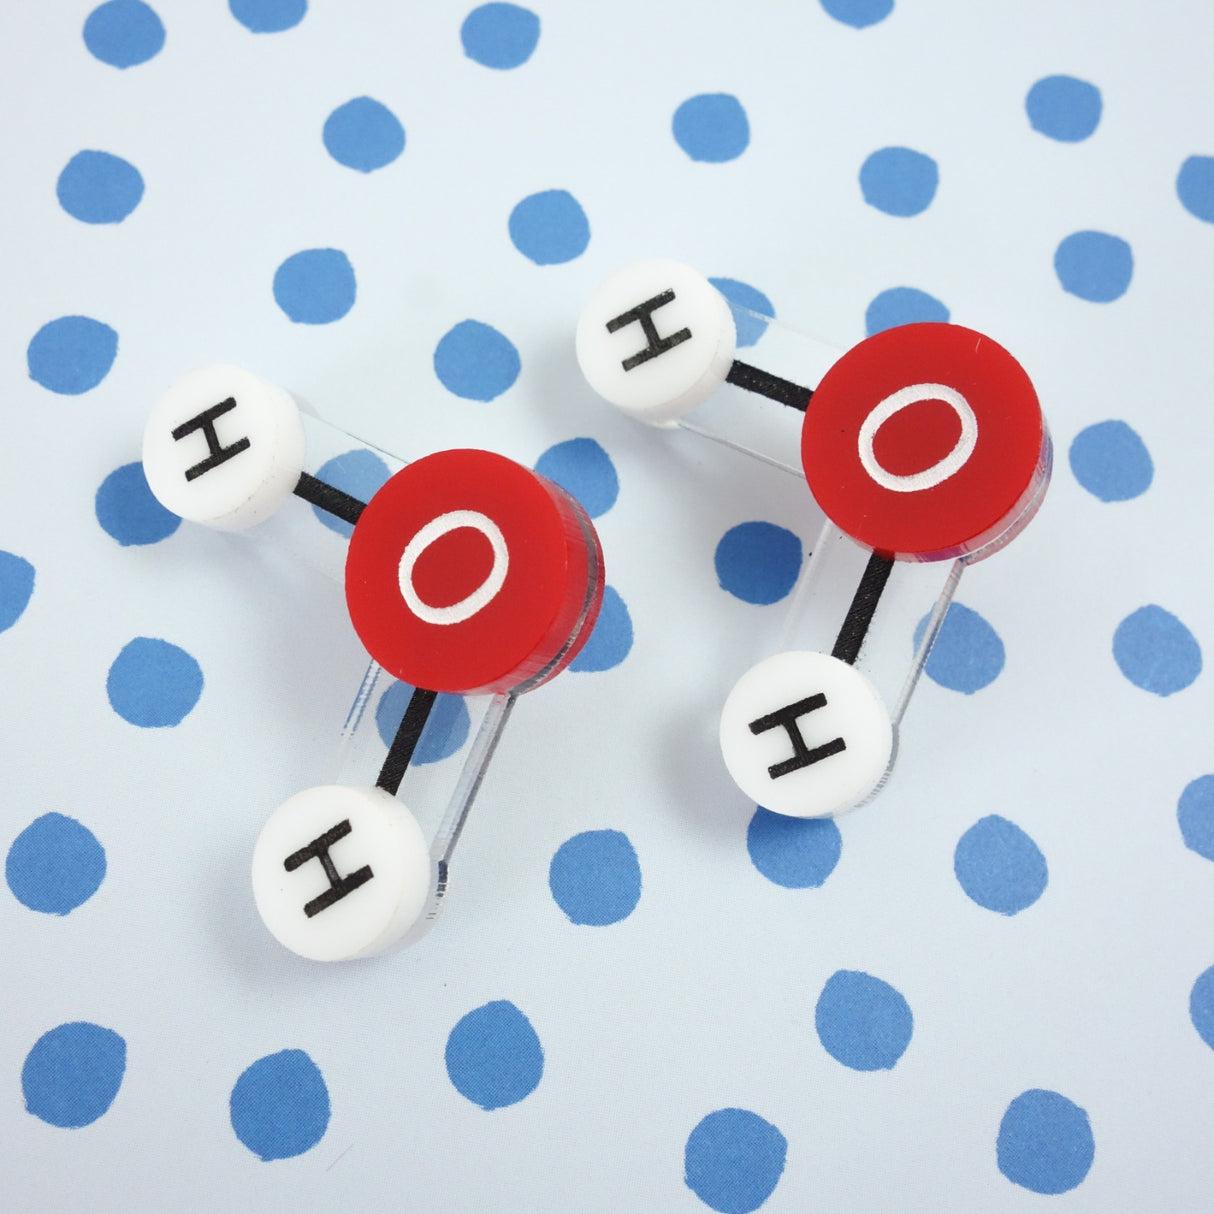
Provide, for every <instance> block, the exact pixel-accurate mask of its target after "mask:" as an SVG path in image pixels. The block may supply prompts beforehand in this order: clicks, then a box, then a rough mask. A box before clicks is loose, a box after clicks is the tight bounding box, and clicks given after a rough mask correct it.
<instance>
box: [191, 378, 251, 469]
mask: <svg viewBox="0 0 1214 1214" xmlns="http://www.w3.org/2000/svg"><path fill="white" fill-rule="evenodd" d="M235 408H236V398H235V397H234V396H229V397H228V399H227V400H225V401H220V403H219V404H217V405H212V406H211V407H210V408H209V409H204V410H203V411H202V412H201V413H200V414H199V415H198V416H197V417H191V418H190V420H189V421H188V422H182V423H181V425H180V426H178V427H177V429H176V430H174V431H173V438H174V439H176V440H177V441H178V442H180V441H181V439H183V438H185V436H186V435H187V434H193V433H194V431H195V430H201V431H202V433H203V436H204V437H205V438H206V440H207V447H208V448H209V450H210V452H211V454H210V455H208V456H207V457H206V459H204V460H202V461H201V462H200V463H197V464H195V465H194V466H193V467H192V468H187V469H186V472H185V478H186V480H187V481H192V480H195V479H197V478H198V477H200V476H201V475H202V474H203V473H204V472H210V470H211V469H212V468H218V467H219V465H220V464H224V463H227V461H228V460H230V459H231V458H232V457H233V456H234V455H239V454H240V453H241V452H242V451H247V450H248V449H249V445H250V444H249V440H248V439H247V438H241V439H237V440H236V442H234V443H233V444H232V445H231V446H230V447H224V446H222V445H221V444H220V442H219V435H218V434H216V433H215V419H216V418H217V417H222V416H223V415H224V414H225V413H230V412H231V411H232V410H233V409H235Z"/></svg>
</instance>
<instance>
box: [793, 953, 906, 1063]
mask: <svg viewBox="0 0 1214 1214" xmlns="http://www.w3.org/2000/svg"><path fill="white" fill-rule="evenodd" d="M814 1024H815V1025H816V1027H817V1030H818V1040H819V1041H821V1042H822V1045H823V1047H824V1048H825V1049H826V1052H827V1053H828V1054H829V1055H830V1056H831V1057H832V1058H834V1059H835V1060H836V1061H837V1062H841V1063H842V1064H843V1065H844V1066H848V1067H851V1069H852V1070H853V1071H888V1070H890V1069H891V1068H892V1067H893V1066H894V1064H895V1063H896V1062H897V1061H898V1059H899V1058H901V1057H902V1055H903V1054H904V1053H905V1052H906V1047H907V1046H908V1045H910V1039H911V1033H912V1031H913V1029H914V1017H913V1016H912V1015H911V1010H910V1006H909V1005H908V1004H907V1002H906V1000H905V999H904V998H903V997H902V995H901V993H900V992H899V991H896V990H895V989H894V988H893V987H892V986H890V984H889V983H888V982H882V981H881V979H880V978H874V977H873V976H872V975H871V974H863V973H860V972H859V971H858V970H839V971H838V972H836V973H834V974H832V975H831V977H830V980H829V981H828V982H827V983H826V985H825V986H824V987H823V988H822V994H821V995H819V996H818V1006H817V1007H816V1008H815V1010H814Z"/></svg>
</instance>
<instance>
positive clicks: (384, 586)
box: [346, 450, 603, 695]
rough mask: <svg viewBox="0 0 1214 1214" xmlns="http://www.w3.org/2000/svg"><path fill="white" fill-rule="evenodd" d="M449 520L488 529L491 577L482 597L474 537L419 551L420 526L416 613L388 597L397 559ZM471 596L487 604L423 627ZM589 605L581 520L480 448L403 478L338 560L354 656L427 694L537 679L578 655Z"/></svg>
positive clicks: (464, 532) (588, 553) (564, 500)
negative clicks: (496, 582) (466, 517)
mask: <svg viewBox="0 0 1214 1214" xmlns="http://www.w3.org/2000/svg"><path fill="white" fill-rule="evenodd" d="M456 511H460V512H463V511H470V512H473V513H474V514H475V515H477V516H479V517H481V518H483V519H487V520H489V524H491V525H492V526H491V527H488V530H490V531H492V529H493V528H496V531H497V533H498V537H499V540H498V542H499V543H500V545H502V546H503V547H504V552H505V560H504V561H502V562H501V569H502V570H504V578H503V579H502V580H501V581H500V586H497V588H496V589H494V587H493V583H492V575H493V572H494V570H495V569H496V568H498V560H499V558H498V557H497V556H495V553H494V548H493V542H492V541H491V540H489V539H488V538H487V537H486V535H485V534H483V533H482V532H478V531H477V530H475V529H474V528H473V527H472V526H470V525H467V524H460V525H459V526H456V527H454V528H453V529H451V530H448V531H446V532H445V533H444V534H441V535H439V536H438V538H435V539H433V540H429V541H428V536H429V535H430V534H432V533H433V532H434V530H435V527H431V531H430V532H428V533H427V534H426V535H423V536H422V537H420V539H419V541H418V543H419V544H420V545H421V549H420V554H418V555H417V556H416V560H415V563H414V564H413V565H412V575H411V581H410V582H409V585H410V587H411V589H412V591H413V593H414V594H415V595H416V597H417V600H418V601H419V602H420V604H421V608H420V609H421V611H422V612H423V613H424V615H423V614H419V613H418V611H417V610H414V608H412V607H410V605H409V603H408V602H407V601H406V598H405V594H404V592H403V590H402V586H401V561H402V557H404V555H405V552H406V548H408V546H409V545H410V542H411V541H413V540H414V539H415V537H418V533H419V532H421V531H422V529H423V528H424V527H426V526H427V525H428V524H434V521H435V520H437V519H440V518H442V517H443V516H446V515H451V514H453V513H454V512H456ZM450 522H451V520H449V519H448V520H446V521H445V522H444V523H443V524H441V525H442V526H445V525H448V524H449V523H450ZM435 526H440V525H438V524H435ZM482 526H488V525H486V524H482ZM427 541H428V542H427ZM417 548H418V545H416V544H415V545H414V547H413V548H412V549H410V551H411V552H415V551H416V550H417ZM499 572H500V570H499ZM482 587H485V588H486V589H485V590H484V592H483V593H485V594H488V593H489V591H492V594H491V595H490V597H489V598H488V600H487V601H486V602H484V604H483V605H482V606H479V607H477V608H476V609H475V610H473V611H472V613H471V614H470V615H468V616H467V618H464V619H458V620H455V621H454V622H435V621H434V619H433V618H424V616H430V617H432V616H434V615H435V614H441V613H442V610H443V609H448V610H451V611H458V610H459V607H458V605H459V604H461V603H471V602H472V599H471V598H470V596H474V595H476V594H477V592H478V589H479V588H482ZM602 598H603V559H602V550H601V549H600V547H599V542H598V537H597V535H596V534H595V530H594V527H593V525H592V524H591V522H590V520H589V518H587V516H586V513H585V511H584V510H582V508H581V506H579V505H578V503H577V502H575V501H574V500H573V498H571V497H570V496H569V495H568V494H567V493H566V492H565V491H564V490H563V489H561V488H559V487H558V486H557V485H554V484H553V483H552V482H551V481H548V480H546V479H545V478H544V477H542V476H539V475H537V474H536V473H534V472H531V471H530V470H528V469H527V468H524V467H522V466H521V465H520V464H516V463H515V462H514V461H513V460H509V459H506V458H505V456H501V455H495V454H493V453H492V452H489V451H471V450H456V451H440V452H438V453H437V454H435V455H429V456H426V457H425V458H423V459H419V460H417V461H416V462H415V463H412V464H409V465H408V466H407V467H405V468H403V469H402V470H401V471H400V472H398V473H397V474H396V475H395V476H393V477H392V478H391V479H390V480H389V481H388V482H387V483H386V484H385V485H384V486H383V487H382V488H381V489H380V490H379V492H378V493H376V494H375V496H374V497H373V498H372V499H371V501H370V502H369V503H368V504H367V506H366V507H365V509H364V510H363V512H362V516H361V517H360V518H359V520H358V523H357V525H356V526H355V528H354V534H353V535H352V536H351V538H350V549H349V552H348V554H347V556H346V604H347V606H348V607H349V611H350V619H351V620H352V621H353V624H354V630H355V631H356V632H357V633H358V635H359V637H360V639H361V640H362V642H363V644H364V645H365V646H366V647H367V652H368V653H370V654H371V656H372V657H373V658H374V659H375V660H376V661H377V662H378V663H379V664H380V665H381V666H382V667H383V668H384V669H385V670H387V671H389V672H390V673H391V674H394V675H395V676H396V677H397V678H398V679H403V680H404V681H405V682H407V683H411V684H413V686H414V687H425V688H427V689H429V690H431V691H447V692H454V693H456V694H460V695H472V694H479V693H489V692H509V691H515V692H517V691H525V690H530V689H531V688H532V687H536V686H538V685H539V684H540V683H543V682H547V680H548V679H550V678H552V677H553V676H554V675H555V674H557V673H558V672H559V671H560V670H562V669H564V667H565V666H567V665H568V664H569V663H570V662H571V661H572V660H573V658H574V657H576V656H577V653H578V651H579V650H580V649H581V647H582V646H583V645H584V644H585V642H586V640H587V638H588V637H589V635H590V631H591V629H592V628H593V626H594V622H595V619H596V618H597V616H598V611H599V606H600V605H601V603H602ZM453 605H455V606H453Z"/></svg>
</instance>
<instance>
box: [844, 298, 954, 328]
mask: <svg viewBox="0 0 1214 1214" xmlns="http://www.w3.org/2000/svg"><path fill="white" fill-rule="evenodd" d="M948 319H949V311H948V308H946V307H945V306H944V304H942V303H941V302H940V301H939V300H938V299H937V298H936V297H935V296H934V295H929V294H928V293H927V292H926V291H920V290H918V288H916V287H890V288H889V290H888V291H882V292H881V294H880V295H878V296H876V298H874V300H873V301H872V303H870V304H869V305H868V308H867V309H866V310H865V312H864V329H865V332H866V333H867V334H868V336H869V337H872V335H873V334H874V333H883V332H884V331H885V330H886V329H893V328H896V327H897V326H898V325H916V324H919V323H920V322H921V321H938V322H941V323H947V321H948Z"/></svg>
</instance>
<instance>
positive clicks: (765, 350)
mask: <svg viewBox="0 0 1214 1214" xmlns="http://www.w3.org/2000/svg"><path fill="white" fill-rule="evenodd" d="M730 308H731V310H732V312H733V315H734V321H735V324H736V325H737V327H738V331H739V332H748V333H751V334H754V333H761V336H759V337H758V338H757V339H755V340H753V341H752V342H751V343H750V344H749V345H747V346H744V347H741V348H740V349H739V350H738V353H737V360H738V361H740V362H743V363H747V364H750V365H752V366H755V367H758V368H760V369H761V370H763V371H766V372H767V373H768V374H770V375H777V376H779V377H780V378H781V379H785V380H789V381H790V382H792V383H794V384H800V385H802V386H803V387H805V388H806V389H807V390H812V389H813V388H815V387H816V386H817V385H818V383H819V381H820V380H821V379H822V376H823V375H825V374H826V372H827V370H828V369H829V368H830V367H831V365H832V364H834V363H835V362H836V361H837V360H838V359H839V358H840V357H841V355H842V354H843V351H842V350H840V349H838V348H837V347H835V346H832V345H829V344H827V343H826V342H824V341H819V340H818V339H817V338H813V337H807V336H806V335H805V334H803V333H799V332H797V331H796V330H795V329H791V328H789V327H788V326H787V325H784V324H781V323H780V322H779V321H776V320H773V319H772V318H771V317H768V316H762V315H760V314H759V313H758V312H753V311H751V310H750V309H749V308H743V307H741V306H739V305H738V304H732V303H731V304H730ZM804 416H805V415H804V413H803V412H802V411H800V410H798V409H794V408H792V407H791V406H789V405H784V404H780V403H779V402H778V401H775V400H771V399H768V398H767V397H764V396H761V395H759V394H758V393H756V392H750V391H747V390H746V389H744V388H740V387H738V386H737V385H736V384H732V383H728V382H726V383H724V384H722V385H721V387H720V388H718V389H717V391H716V392H714V393H713V395H712V396H710V397H709V398H708V399H707V400H706V401H704V403H703V404H701V405H698V406H697V407H696V408H695V409H693V410H692V411H691V412H690V413H687V414H685V415H684V416H683V417H681V418H679V419H678V420H677V421H675V422H672V423H671V426H672V428H673V427H677V428H679V429H682V430H689V431H690V432H691V433H693V434H697V435H699V436H700V437H702V438H707V439H711V440H712V441H713V442H716V443H721V444H723V445H724V446H726V447H730V448H732V449H733V450H735V451H740V452H742V453H743V454H745V455H750V456H753V457H754V458H755V459H758V460H761V461H762V462H763V463H765V464H769V465H771V466H772V467H773V468H779V469H780V470H781V471H782V472H787V473H790V474H791V475H793V476H796V477H800V476H801V475H802V472H801V455H800V441H801V422H802V419H803V418H804Z"/></svg>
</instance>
